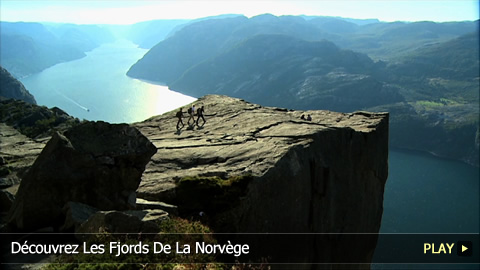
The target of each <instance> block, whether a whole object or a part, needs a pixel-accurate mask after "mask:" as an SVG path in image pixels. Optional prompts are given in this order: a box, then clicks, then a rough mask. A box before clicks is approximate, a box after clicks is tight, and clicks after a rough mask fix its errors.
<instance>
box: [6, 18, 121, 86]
mask: <svg viewBox="0 0 480 270" xmlns="http://www.w3.org/2000/svg"><path fill="white" fill-rule="evenodd" d="M0 30H1V31H0V40H1V42H0V64H1V65H2V66H3V67H5V68H6V69H7V70H9V71H10V72H11V73H12V74H13V75H14V76H15V77H17V78H20V77H24V76H28V75H30V74H33V73H37V72H40V71H42V70H44V69H45V68H48V67H50V66H53V65H55V64H57V63H61V62H66V61H71V60H75V59H79V58H82V57H84V56H85V52H87V51H90V50H92V49H93V48H95V47H97V46H99V45H100V44H102V43H105V42H110V41H113V40H114V37H113V35H112V34H111V33H110V31H108V30H106V29H103V28H101V27H99V26H96V25H74V24H40V23H26V22H15V23H10V22H0Z"/></svg>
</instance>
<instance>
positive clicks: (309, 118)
mask: <svg viewBox="0 0 480 270" xmlns="http://www.w3.org/2000/svg"><path fill="white" fill-rule="evenodd" d="M300 119H302V120H307V121H312V116H310V114H309V115H308V116H307V119H305V115H304V114H302V117H300Z"/></svg>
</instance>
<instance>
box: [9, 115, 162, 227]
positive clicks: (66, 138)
mask: <svg viewBox="0 0 480 270" xmlns="http://www.w3.org/2000/svg"><path fill="white" fill-rule="evenodd" d="M155 152H156V148H155V146H154V145H153V144H152V143H151V142H150V141H149V140H148V139H147V138H146V137H145V136H143V135H142V134H141V133H140V132H139V131H138V130H137V129H136V128H133V127H131V126H129V125H127V124H115V125H114V124H108V123H105V122H84V123H82V124H80V125H78V126H75V127H73V128H71V129H70V130H67V131H66V132H65V133H64V134H63V135H62V134H60V133H58V132H57V133H55V134H54V135H53V136H52V138H51V139H50V141H48V143H47V144H46V146H45V148H44V149H43V150H42V152H41V153H40V155H39V156H38V158H37V159H36V160H35V163H34V164H33V165H32V167H31V168H30V169H29V170H28V172H27V173H26V174H25V176H24V177H23V180H22V182H21V183H20V187H19V189H18V192H17V197H16V199H15V202H14V205H13V207H12V210H11V211H10V214H9V222H10V223H11V224H13V225H14V226H16V227H17V228H19V229H25V230H30V229H35V228H39V227H45V226H61V225H62V224H63V223H64V222H63V221H64V216H63V207H64V205H65V204H66V203H67V202H69V201H74V202H79V203H83V204H87V205H89V206H92V207H94V208H98V209H99V210H127V209H134V208H135V198H136V196H135V190H136V189H137V188H138V186H139V183H140V180H141V176H142V173H143V171H144V169H145V165H146V164H147V163H148V161H149V160H150V158H151V156H152V155H153V154H154V153H155Z"/></svg>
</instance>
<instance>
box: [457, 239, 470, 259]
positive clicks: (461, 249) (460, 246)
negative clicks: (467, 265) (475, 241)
mask: <svg viewBox="0 0 480 270" xmlns="http://www.w3.org/2000/svg"><path fill="white" fill-rule="evenodd" d="M472 248H473V247H472V242H471V241H458V242H457V255H458V256H472Z"/></svg>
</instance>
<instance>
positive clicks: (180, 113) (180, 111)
mask: <svg viewBox="0 0 480 270" xmlns="http://www.w3.org/2000/svg"><path fill="white" fill-rule="evenodd" d="M175 116H176V117H177V118H178V121H177V130H178V129H181V128H183V127H184V126H185V124H184V123H183V121H182V117H183V111H182V108H180V110H178V112H177V113H176V114H175ZM179 124H182V127H180V128H179V127H178V125H179Z"/></svg>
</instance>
